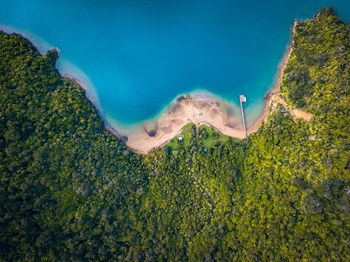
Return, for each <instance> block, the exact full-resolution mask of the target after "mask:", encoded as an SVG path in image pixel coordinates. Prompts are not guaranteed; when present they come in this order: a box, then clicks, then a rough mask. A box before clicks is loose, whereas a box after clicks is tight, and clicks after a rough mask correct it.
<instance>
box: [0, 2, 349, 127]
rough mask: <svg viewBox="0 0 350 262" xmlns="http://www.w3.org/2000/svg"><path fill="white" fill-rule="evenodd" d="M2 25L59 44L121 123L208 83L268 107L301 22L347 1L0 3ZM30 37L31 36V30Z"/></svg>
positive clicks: (92, 94)
mask: <svg viewBox="0 0 350 262" xmlns="http://www.w3.org/2000/svg"><path fill="white" fill-rule="evenodd" d="M0 3H1V7H2V8H1V9H0V24H1V25H2V26H1V27H0V29H2V30H5V31H15V32H19V33H23V34H24V35H25V36H28V37H29V39H30V40H32V41H34V43H35V44H36V45H37V46H38V48H39V50H40V49H41V51H42V52H46V51H47V50H48V49H49V48H51V47H57V48H58V49H59V50H60V58H59V59H58V64H57V66H58V69H59V71H60V72H61V74H63V75H65V74H69V75H72V76H73V77H75V78H77V79H78V80H79V81H81V82H82V84H83V85H85V87H86V88H87V89H88V94H89V98H90V99H91V100H93V102H94V103H95V104H96V106H97V107H98V109H99V111H100V114H101V116H102V117H103V118H104V119H105V120H107V122H108V123H109V124H110V125H111V126H112V127H113V128H115V129H118V127H121V126H125V127H127V126H133V125H135V124H138V123H141V122H143V121H145V120H147V119H151V118H153V117H155V116H157V115H159V114H160V112H162V111H163V110H164V109H165V108H166V107H167V106H168V105H169V104H170V103H171V102H172V101H173V100H174V99H175V98H176V97H177V96H178V95H180V94H186V93H191V92H194V91H196V90H205V91H206V92H210V93H212V94H215V96H218V97H221V98H223V99H225V100H227V101H228V102H231V103H235V104H237V103H238V95H239V94H245V96H246V97H247V98H248V102H247V107H248V108H247V113H248V117H247V118H248V121H250V122H251V121H254V118H255V117H256V116H257V115H258V114H259V113H260V112H261V110H262V108H263V106H262V103H263V97H264V95H265V94H266V92H267V91H268V90H269V88H270V87H271V86H272V85H273V83H274V80H275V77H276V72H277V68H278V64H279V62H280V60H281V59H282V57H283V54H284V52H285V51H286V49H287V45H288V42H289V35H290V28H291V25H292V24H293V21H294V20H295V19H308V18H312V16H313V15H314V14H315V13H316V12H317V11H318V10H319V9H321V8H322V7H325V6H328V5H333V6H334V8H335V11H336V12H337V13H338V15H339V16H340V17H342V19H344V20H345V21H347V22H348V21H349V18H350V4H349V2H348V0H336V1H334V0H333V1H331V0H309V1H305V0H304V1H302V0H293V1H291V0H285V1H280V0H279V1H274V0H273V1H258V0H246V1H228V0H221V1H209V0H186V1H182V0H177V1H175V0H170V1H156V0H150V1H145V0H135V1H112V0H101V1H93V0H89V1H82V0H70V1H68V0H60V1H44V0H31V1H26V0H11V1H3V0H0ZM26 34H27V35H26Z"/></svg>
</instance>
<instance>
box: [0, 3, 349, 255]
mask: <svg viewBox="0 0 350 262" xmlns="http://www.w3.org/2000/svg"><path fill="white" fill-rule="evenodd" d="M349 28H350V26H349V25H345V24H344V22H342V21H341V20H340V19H339V18H338V17H337V16H336V14H335V13H334V11H333V10H332V9H331V8H325V9H323V10H322V11H321V12H320V13H319V14H318V15H317V16H316V17H315V19H314V20H308V21H305V22H302V23H300V24H299V25H298V26H297V27H296V33H295V39H294V41H293V47H294V49H293V52H292V54H291V57H290V59H289V60H288V64H287V67H286V69H285V73H284V75H283V81H282V86H281V90H282V95H283V96H284V97H285V98H286V100H287V101H288V102H289V103H290V104H291V105H293V106H295V107H299V108H302V109H304V110H306V111H308V112H311V113H312V114H313V116H314V117H313V119H312V121H311V122H304V121H302V120H295V119H293V118H292V117H291V116H290V115H289V113H288V112H287V111H286V110H285V109H284V108H283V107H282V106H279V107H278V108H277V110H276V111H274V112H273V113H272V114H271V115H270V117H269V119H268V121H267V122H266V123H265V124H264V125H263V126H262V127H261V128H260V129H259V131H258V132H257V133H255V134H253V135H250V136H249V138H248V139H247V140H246V141H240V140H237V139H232V138H228V137H225V136H222V135H220V134H218V133H216V132H215V131H213V130H211V129H209V128H207V127H200V128H199V130H198V134H197V130H196V129H195V127H191V126H188V127H186V128H185V129H184V141H182V142H181V141H178V140H177V139H174V140H173V141H172V142H171V143H170V144H169V145H168V146H166V147H164V148H162V149H158V150H156V151H154V152H152V153H150V154H148V155H147V156H146V155H140V154H135V153H133V152H131V151H130V150H128V149H127V148H126V147H125V146H124V145H123V144H122V143H121V142H120V140H119V139H118V138H116V137H114V136H112V135H111V134H109V133H108V132H107V131H106V130H104V127H103V122H102V121H101V120H100V119H99V117H98V114H97V112H96V109H95V108H94V106H93V105H92V104H91V103H90V101H89V100H87V99H86V98H85V96H84V91H83V90H82V89H81V88H80V87H79V86H77V85H75V84H74V83H72V82H70V81H69V80H67V79H64V78H62V77H60V75H59V74H58V72H57V70H56V69H55V67H54V65H55V60H56V59H57V53H56V52H55V51H54V50H53V51H50V52H48V53H47V54H46V55H44V56H41V55H40V54H39V53H38V52H37V50H35V48H34V47H33V46H32V45H31V44H30V43H29V42H28V41H27V40H25V39H24V38H22V37H21V36H19V35H16V34H11V35H8V34H5V33H0V65H1V66H0V179H1V180H0V181H1V182H0V201H1V206H0V258H1V260H6V261H24V260H29V261H40V260H45V261H47V260H50V261H56V260H59V261H61V260H63V261H65V260H67V261H70V260H72V261H86V260H92V261H99V260H102V261H104V260H120V261H139V260H141V261H144V260H146V261H165V260H171V261H175V260H181V261H187V260H189V261H212V260H218V261H232V260H234V261H235V260H237V261H260V260H274V261H281V260H287V261H300V260H312V261H318V260H323V261H326V260H327V261H349V260H350V252H349V250H350V238H349V236H350V223H349V222H350V183H349V181H350V174H349V169H350V160H349V159H350V150H349V142H350V139H349V126H350V115H349V94H350V83H349V82H350V75H349V73H350V63H349V56H350V52H349V47H350V46H349V45H350V41H349Z"/></svg>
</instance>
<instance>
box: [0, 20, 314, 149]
mask: <svg viewBox="0 0 350 262" xmlns="http://www.w3.org/2000/svg"><path fill="white" fill-rule="evenodd" d="M299 22H300V20H294V23H293V24H292V26H291V34H290V40H289V43H288V46H287V50H286V51H285V53H284V55H283V58H282V59H281V62H280V63H279V66H278V70H277V74H276V78H275V81H274V84H273V86H272V88H271V89H270V90H269V91H268V92H267V93H266V94H265V96H264V107H263V110H262V112H261V113H260V115H258V116H257V117H256V120H255V121H254V122H253V123H251V124H250V125H249V126H248V127H247V134H248V135H249V134H251V133H254V132H256V131H257V130H258V129H259V128H260V126H261V124H262V123H263V122H264V121H265V120H266V119H267V117H268V116H269V114H270V112H271V110H270V109H271V105H272V104H275V103H280V104H282V105H283V106H284V107H286V108H287V110H288V111H290V113H291V114H292V115H293V116H294V117H301V118H303V119H305V120H306V121H309V120H310V119H311V117H312V115H310V114H307V113H305V112H302V111H301V110H293V109H290V108H289V107H288V105H287V103H286V102H285V101H284V100H283V99H281V98H280V97H279V96H278V94H279V91H280V84H281V81H282V76H283V71H284V69H285V66H286V64H287V61H288V58H289V56H290V54H291V53H292V50H293V48H292V41H293V38H294V33H295V32H294V29H295V26H296V25H297V24H298V23H299ZM6 31H7V30H6ZM11 31H12V30H11ZM12 33H17V34H18V32H16V31H15V30H13V31H12ZM19 34H20V33H19ZM25 37H26V36H25ZM26 38H27V37H26ZM27 39H28V38H27ZM28 40H29V41H30V42H32V37H29V39H28ZM34 42H35V41H34ZM32 44H33V43H32ZM33 46H34V47H35V45H34V44H33ZM50 49H52V48H48V50H50ZM39 53H40V52H39ZM64 63H67V62H66V61H63V60H62V61H61V63H60V64H61V66H62V65H63V64H64ZM56 68H57V67H56ZM68 68H72V65H71V64H69V67H68ZM57 69H58V68H57ZM61 69H62V68H61ZM63 71H66V72H60V75H61V77H63V78H65V79H67V80H68V81H70V82H72V83H73V84H75V85H78V86H80V87H81V88H82V89H84V90H85V92H86V93H85V96H86V97H87V98H88V99H89V100H90V101H91V102H92V104H93V105H94V107H95V108H96V110H97V113H98V115H99V117H100V118H101V119H102V120H103V122H104V128H105V130H106V131H108V132H109V133H111V134H112V135H114V136H116V137H118V138H120V139H121V141H122V142H123V143H124V144H125V145H126V146H127V147H128V148H129V149H131V150H132V151H134V152H137V153H144V154H147V153H148V152H150V151H152V150H155V149H157V148H160V147H163V146H165V145H166V144H167V143H168V142H169V141H170V140H171V139H173V138H174V137H175V136H176V135H178V134H180V133H181V132H182V128H183V127H184V126H185V125H187V124H188V123H191V122H192V123H194V124H195V125H196V126H197V128H198V127H199V126H200V125H207V126H209V127H211V128H213V129H214V130H216V131H218V132H220V133H222V134H224V135H227V136H230V137H234V138H239V139H245V138H246V137H245V131H244V130H243V126H242V117H241V112H240V109H239V107H238V106H237V105H236V104H233V103H230V102H228V101H226V100H224V99H223V98H221V97H219V96H216V95H214V94H211V93H210V92H208V91H205V90H203V91H202V90H200V91H195V92H193V93H189V94H183V95H179V96H177V97H176V98H175V99H174V100H173V101H172V102H171V103H170V104H169V105H168V106H167V107H166V108H165V109H164V110H163V111H162V112H160V113H159V114H158V115H157V116H156V117H154V118H153V119H150V120H146V121H144V122H141V123H140V124H138V125H135V126H134V127H132V128H125V127H124V128H123V127H122V126H118V125H116V123H113V121H112V122H110V121H108V119H106V118H104V117H103V116H102V114H101V111H100V110H99V109H100V106H99V101H98V98H97V96H95V92H93V91H94V90H90V89H89V85H88V86H87V87H86V86H84V84H87V83H85V82H84V80H86V79H88V77H87V76H85V74H84V73H82V72H80V74H82V75H83V77H82V76H80V77H79V76H74V75H72V74H70V73H69V72H67V69H65V70H63ZM79 71H80V70H79ZM81 77H82V78H83V79H82V80H81V79H80V78H81ZM85 78H86V79H85ZM87 82H89V81H87ZM237 97H238V95H237ZM272 109H273V108H272ZM297 111H298V112H297Z"/></svg>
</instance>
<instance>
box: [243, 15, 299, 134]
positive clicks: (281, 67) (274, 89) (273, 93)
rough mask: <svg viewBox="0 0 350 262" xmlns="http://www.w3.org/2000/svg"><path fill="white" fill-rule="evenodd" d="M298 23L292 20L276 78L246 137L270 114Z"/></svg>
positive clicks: (291, 48) (256, 129)
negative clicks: (261, 110)
mask: <svg viewBox="0 0 350 262" xmlns="http://www.w3.org/2000/svg"><path fill="white" fill-rule="evenodd" d="M299 23H300V20H297V19H296V20H294V22H293V24H292V26H291V30H290V31H291V34H290V39H289V44H288V47H287V50H286V51H285V53H284V55H283V57H282V60H281V62H280V63H279V66H278V71H277V76H276V80H275V83H274V85H273V87H272V89H271V90H269V91H268V92H267V93H266V94H265V97H264V100H265V101H264V104H265V105H264V109H263V112H262V113H261V114H260V116H259V117H258V119H257V120H256V121H255V122H254V123H253V124H252V125H250V126H249V127H248V128H247V132H248V135H249V134H251V133H255V132H257V131H258V129H259V127H260V126H261V124H262V123H263V122H264V121H265V120H266V119H267V117H268V116H269V113H270V107H271V104H272V103H273V101H274V100H276V98H277V97H279V96H278V94H279V92H280V85H281V82H282V77H283V72H284V69H285V68H286V65H287V62H288V59H289V56H290V55H291V53H292V51H293V43H292V41H293V39H294V34H295V27H296V26H297V25H298V24H299Z"/></svg>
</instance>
